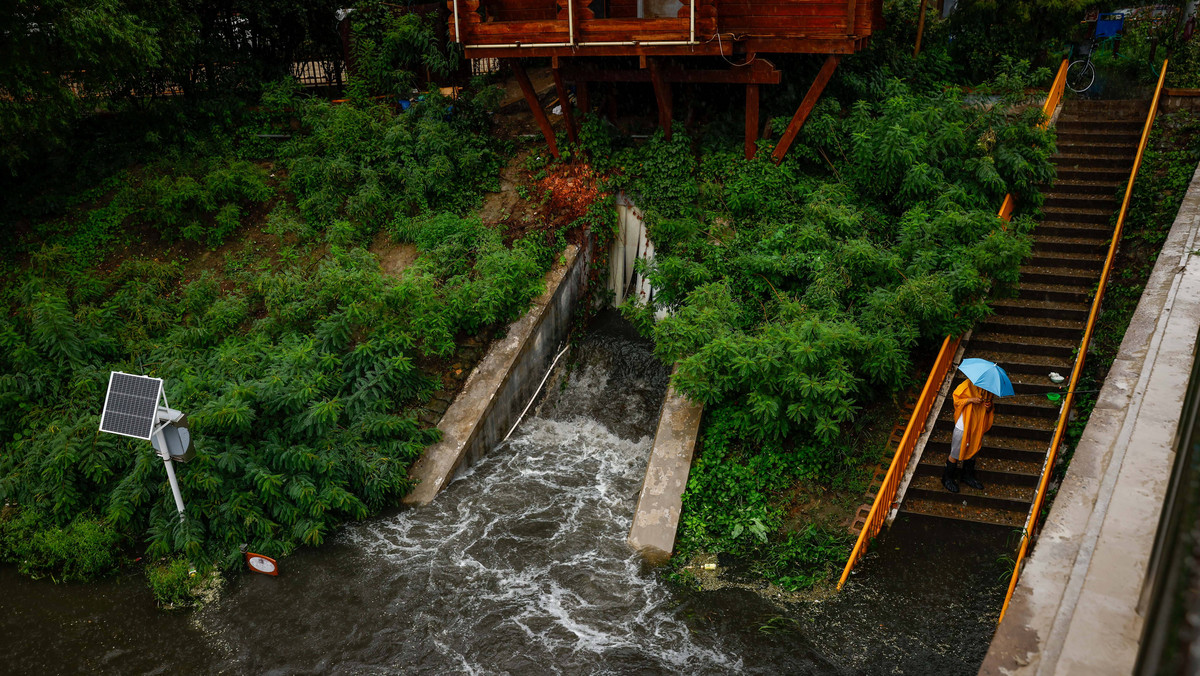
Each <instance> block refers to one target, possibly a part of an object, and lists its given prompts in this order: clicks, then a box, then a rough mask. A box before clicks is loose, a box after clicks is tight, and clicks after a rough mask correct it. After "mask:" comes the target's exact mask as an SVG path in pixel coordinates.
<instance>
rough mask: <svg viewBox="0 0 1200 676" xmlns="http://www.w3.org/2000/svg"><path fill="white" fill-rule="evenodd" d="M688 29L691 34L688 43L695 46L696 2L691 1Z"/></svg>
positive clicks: (694, 0)
mask: <svg viewBox="0 0 1200 676" xmlns="http://www.w3.org/2000/svg"><path fill="white" fill-rule="evenodd" d="M690 15H691V21H690V24H689V25H690V28H691V34H690V35H689V36H688V42H690V43H692V44H693V45H694V44H696V0H692V8H691V14H690Z"/></svg>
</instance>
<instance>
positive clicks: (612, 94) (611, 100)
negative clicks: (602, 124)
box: [604, 82, 617, 125]
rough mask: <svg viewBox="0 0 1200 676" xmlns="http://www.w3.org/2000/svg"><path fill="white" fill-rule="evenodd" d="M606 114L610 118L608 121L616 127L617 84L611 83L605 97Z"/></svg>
mask: <svg viewBox="0 0 1200 676" xmlns="http://www.w3.org/2000/svg"><path fill="white" fill-rule="evenodd" d="M604 114H605V116H607V117H608V121H609V122H612V123H613V124H614V125H615V124H616V123H617V83H616V82H609V83H608V87H607V89H606V95H605V97H604Z"/></svg>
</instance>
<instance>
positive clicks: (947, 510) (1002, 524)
mask: <svg viewBox="0 0 1200 676" xmlns="http://www.w3.org/2000/svg"><path fill="white" fill-rule="evenodd" d="M900 511H901V512H902V513H903V514H904V515H905V516H908V517H909V518H919V519H937V520H943V519H947V520H952V521H970V522H973V523H977V524H979V525H981V526H993V527H996V528H1004V529H1018V528H1024V527H1025V520H1026V519H1027V518H1028V516H1029V510H1028V509H1026V510H1025V511H1024V512H1019V511H1016V510H1006V509H993V508H979V507H965V506H963V505H962V504H961V503H959V504H948V503H945V502H941V501H930V500H922V499H920V498H914V499H911V500H910V499H908V497H907V496H906V497H905V499H904V505H903V506H902V507H901V508H900Z"/></svg>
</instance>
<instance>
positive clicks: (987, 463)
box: [917, 454, 1042, 488]
mask: <svg viewBox="0 0 1200 676" xmlns="http://www.w3.org/2000/svg"><path fill="white" fill-rule="evenodd" d="M945 469H946V456H944V455H937V457H931V456H922V457H921V462H920V464H918V465H917V475H919V476H932V477H937V479H938V480H939V481H941V478H942V472H943V471H945ZM1041 471H1042V466H1041V464H1039V463H1034V462H1021V461H1020V460H1001V459H998V458H989V457H986V456H984V455H982V454H979V455H976V456H975V475H976V476H977V477H978V478H979V483H981V484H983V485H984V488H987V485H988V483H995V484H1004V485H1007V486H1016V487H1019V488H1029V487H1030V486H1033V487H1035V488H1036V487H1037V484H1038V480H1039V479H1041V474H1040V473H1041Z"/></svg>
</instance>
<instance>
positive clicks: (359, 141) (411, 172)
mask: <svg viewBox="0 0 1200 676" xmlns="http://www.w3.org/2000/svg"><path fill="white" fill-rule="evenodd" d="M497 96H498V92H497V89H496V88H486V87H485V88H482V89H480V90H478V93H477V94H472V93H470V92H468V93H466V94H464V95H463V97H462V98H460V99H458V100H456V101H453V102H451V101H450V100H449V99H446V98H443V97H441V96H440V95H438V94H437V93H436V92H435V91H431V92H429V93H428V94H427V97H428V98H427V100H426V101H425V102H424V103H423V104H422V105H419V106H415V107H414V108H413V109H411V110H410V111H409V112H407V113H405V114H403V115H394V114H392V113H391V112H389V109H388V108H387V107H385V106H370V105H368V106H362V107H359V106H344V105H330V104H326V103H309V104H305V105H304V106H303V111H302V114H301V120H302V123H303V124H304V126H305V128H307V129H309V133H307V134H304V135H301V136H297V137H296V138H294V139H292V141H291V142H289V143H288V144H287V145H286V146H285V147H284V148H283V150H282V151H281V152H280V155H281V157H282V159H283V160H284V162H285V164H286V166H287V167H288V169H289V171H290V179H289V182H290V185H291V188H292V190H293V191H294V192H295V194H296V198H297V205H298V206H299V208H300V212H301V213H302V214H303V215H304V216H305V218H306V219H308V220H309V221H311V222H318V223H321V222H329V221H332V220H335V219H338V218H347V219H349V220H351V221H353V222H354V223H356V224H357V225H358V226H360V228H361V229H362V231H363V232H374V231H375V230H378V229H379V227H381V226H382V225H384V224H385V223H387V222H389V221H390V220H391V219H392V218H394V217H396V216H399V217H407V216H412V215H415V214H418V213H423V212H425V211H428V210H431V209H436V210H438V211H451V212H456V213H462V212H464V211H466V210H467V209H469V208H471V207H474V206H476V205H477V204H478V201H479V195H480V192H481V191H482V190H487V189H496V188H498V180H499V179H498V173H499V167H500V162H501V155H500V153H499V152H498V150H499V147H498V145H497V144H496V143H495V141H494V140H492V139H489V138H488V137H487V135H486V132H487V131H488V116H489V113H488V111H490V110H492V109H493V108H494V106H495V104H496V103H497V102H498V99H497Z"/></svg>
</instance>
